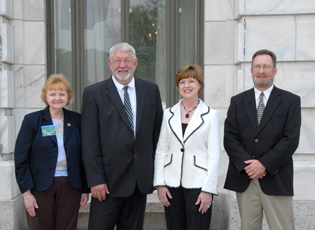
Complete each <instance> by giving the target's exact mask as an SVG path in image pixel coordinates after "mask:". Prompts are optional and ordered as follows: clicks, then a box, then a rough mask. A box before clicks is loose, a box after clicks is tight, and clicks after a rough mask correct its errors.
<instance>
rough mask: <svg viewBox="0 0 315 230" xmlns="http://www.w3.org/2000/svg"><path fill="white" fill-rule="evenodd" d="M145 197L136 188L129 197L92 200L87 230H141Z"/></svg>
mask: <svg viewBox="0 0 315 230" xmlns="http://www.w3.org/2000/svg"><path fill="white" fill-rule="evenodd" d="M146 202H147V195H145V194H142V193H141V192H140V191H139V189H138V186H136V188H135V191H134V192H133V194H132V195H131V196H129V197H106V199H105V200H103V201H102V202H100V201H99V200H98V199H95V198H92V200H91V208H90V219H89V230H113V229H114V227H115V225H116V227H117V230H142V229H143V220H144V212H145V205H146Z"/></svg>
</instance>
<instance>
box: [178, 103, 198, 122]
mask: <svg viewBox="0 0 315 230" xmlns="http://www.w3.org/2000/svg"><path fill="white" fill-rule="evenodd" d="M199 103H200V100H198V104H197V105H196V106H195V107H194V108H192V109H191V110H188V109H186V107H185V106H184V100H182V106H183V108H184V109H185V111H186V112H187V114H186V115H185V117H186V118H188V117H189V113H190V112H191V111H193V110H195V109H196V108H197V107H198V105H199Z"/></svg>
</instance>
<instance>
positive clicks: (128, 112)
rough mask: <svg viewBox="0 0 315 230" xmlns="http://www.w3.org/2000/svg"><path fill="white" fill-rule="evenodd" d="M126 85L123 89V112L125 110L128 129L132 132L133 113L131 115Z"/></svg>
mask: <svg viewBox="0 0 315 230" xmlns="http://www.w3.org/2000/svg"><path fill="white" fill-rule="evenodd" d="M128 87H129V86H128V85H126V86H125V87H124V91H125V93H124V102H125V110H126V113H127V115H128V120H129V122H130V127H131V129H132V130H134V128H133V113H132V109H131V103H130V98H129V93H128Z"/></svg>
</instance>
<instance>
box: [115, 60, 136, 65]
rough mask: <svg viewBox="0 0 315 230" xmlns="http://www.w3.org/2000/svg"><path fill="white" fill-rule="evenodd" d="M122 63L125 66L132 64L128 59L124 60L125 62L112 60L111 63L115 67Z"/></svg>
mask: <svg viewBox="0 0 315 230" xmlns="http://www.w3.org/2000/svg"><path fill="white" fill-rule="evenodd" d="M122 62H124V63H125V64H126V65H130V64H131V63H133V60H129V59H126V60H120V59H115V60H113V63H114V64H115V65H120V64H121V63H122Z"/></svg>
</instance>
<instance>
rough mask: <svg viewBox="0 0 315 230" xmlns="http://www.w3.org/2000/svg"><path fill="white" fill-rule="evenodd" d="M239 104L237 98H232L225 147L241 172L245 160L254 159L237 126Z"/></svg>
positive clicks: (226, 124) (225, 129) (226, 126)
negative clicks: (242, 141)
mask: <svg viewBox="0 0 315 230" xmlns="http://www.w3.org/2000/svg"><path fill="white" fill-rule="evenodd" d="M237 109H240V108H237V104H236V102H235V98H234V97H232V98H231V103H230V107H229V109H228V113H227V118H226V119H225V123H224V138H223V142H224V148H225V151H226V153H227V155H228V156H229V158H230V160H231V162H233V164H234V165H235V167H236V168H237V170H238V172H241V171H242V170H243V169H244V168H245V167H246V164H245V163H244V161H246V160H249V159H252V157H251V156H250V154H249V153H248V152H247V151H246V150H245V149H244V147H243V145H242V143H241V140H240V134H239V130H238V127H237Z"/></svg>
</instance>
